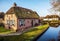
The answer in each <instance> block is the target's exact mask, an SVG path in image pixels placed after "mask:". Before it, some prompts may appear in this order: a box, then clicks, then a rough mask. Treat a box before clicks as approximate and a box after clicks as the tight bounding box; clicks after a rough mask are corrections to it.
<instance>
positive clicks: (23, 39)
mask: <svg viewBox="0 0 60 41" xmlns="http://www.w3.org/2000/svg"><path fill="white" fill-rule="evenodd" d="M48 26H49V25H48V24H47V25H43V26H37V27H35V28H33V29H31V30H29V31H27V32H25V33H23V34H21V35H18V36H7V37H0V40H2V41H8V40H9V41H31V40H32V39H34V38H35V37H36V36H38V35H40V34H41V33H43V32H44V31H45V30H46V29H47V28H48Z"/></svg>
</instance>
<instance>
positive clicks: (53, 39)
mask: <svg viewBox="0 0 60 41" xmlns="http://www.w3.org/2000/svg"><path fill="white" fill-rule="evenodd" d="M59 31H60V26H58V27H50V28H49V29H48V30H47V31H46V32H45V33H44V34H43V35H42V36H41V37H40V38H39V39H38V40H37V41H58V39H60V38H58V33H59ZM59 37H60V34H59Z"/></svg>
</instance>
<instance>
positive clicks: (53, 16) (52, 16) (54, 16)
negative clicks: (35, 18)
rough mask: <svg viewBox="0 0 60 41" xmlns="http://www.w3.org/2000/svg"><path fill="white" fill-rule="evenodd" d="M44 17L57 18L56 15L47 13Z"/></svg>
mask: <svg viewBox="0 0 60 41" xmlns="http://www.w3.org/2000/svg"><path fill="white" fill-rule="evenodd" d="M45 18H59V16H58V15H47V16H46V17H45Z"/></svg>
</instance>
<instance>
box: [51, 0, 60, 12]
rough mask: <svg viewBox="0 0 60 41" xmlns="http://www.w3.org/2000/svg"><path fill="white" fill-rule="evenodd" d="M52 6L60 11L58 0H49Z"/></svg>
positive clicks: (59, 1)
mask: <svg viewBox="0 0 60 41" xmlns="http://www.w3.org/2000/svg"><path fill="white" fill-rule="evenodd" d="M51 4H52V8H53V9H54V10H55V11H59V12H60V0H51Z"/></svg>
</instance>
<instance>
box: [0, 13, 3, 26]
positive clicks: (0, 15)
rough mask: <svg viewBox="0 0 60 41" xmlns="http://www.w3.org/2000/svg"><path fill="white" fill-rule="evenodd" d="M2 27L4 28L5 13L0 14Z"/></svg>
mask: <svg viewBox="0 0 60 41" xmlns="http://www.w3.org/2000/svg"><path fill="white" fill-rule="evenodd" d="M0 26H4V12H0Z"/></svg>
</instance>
